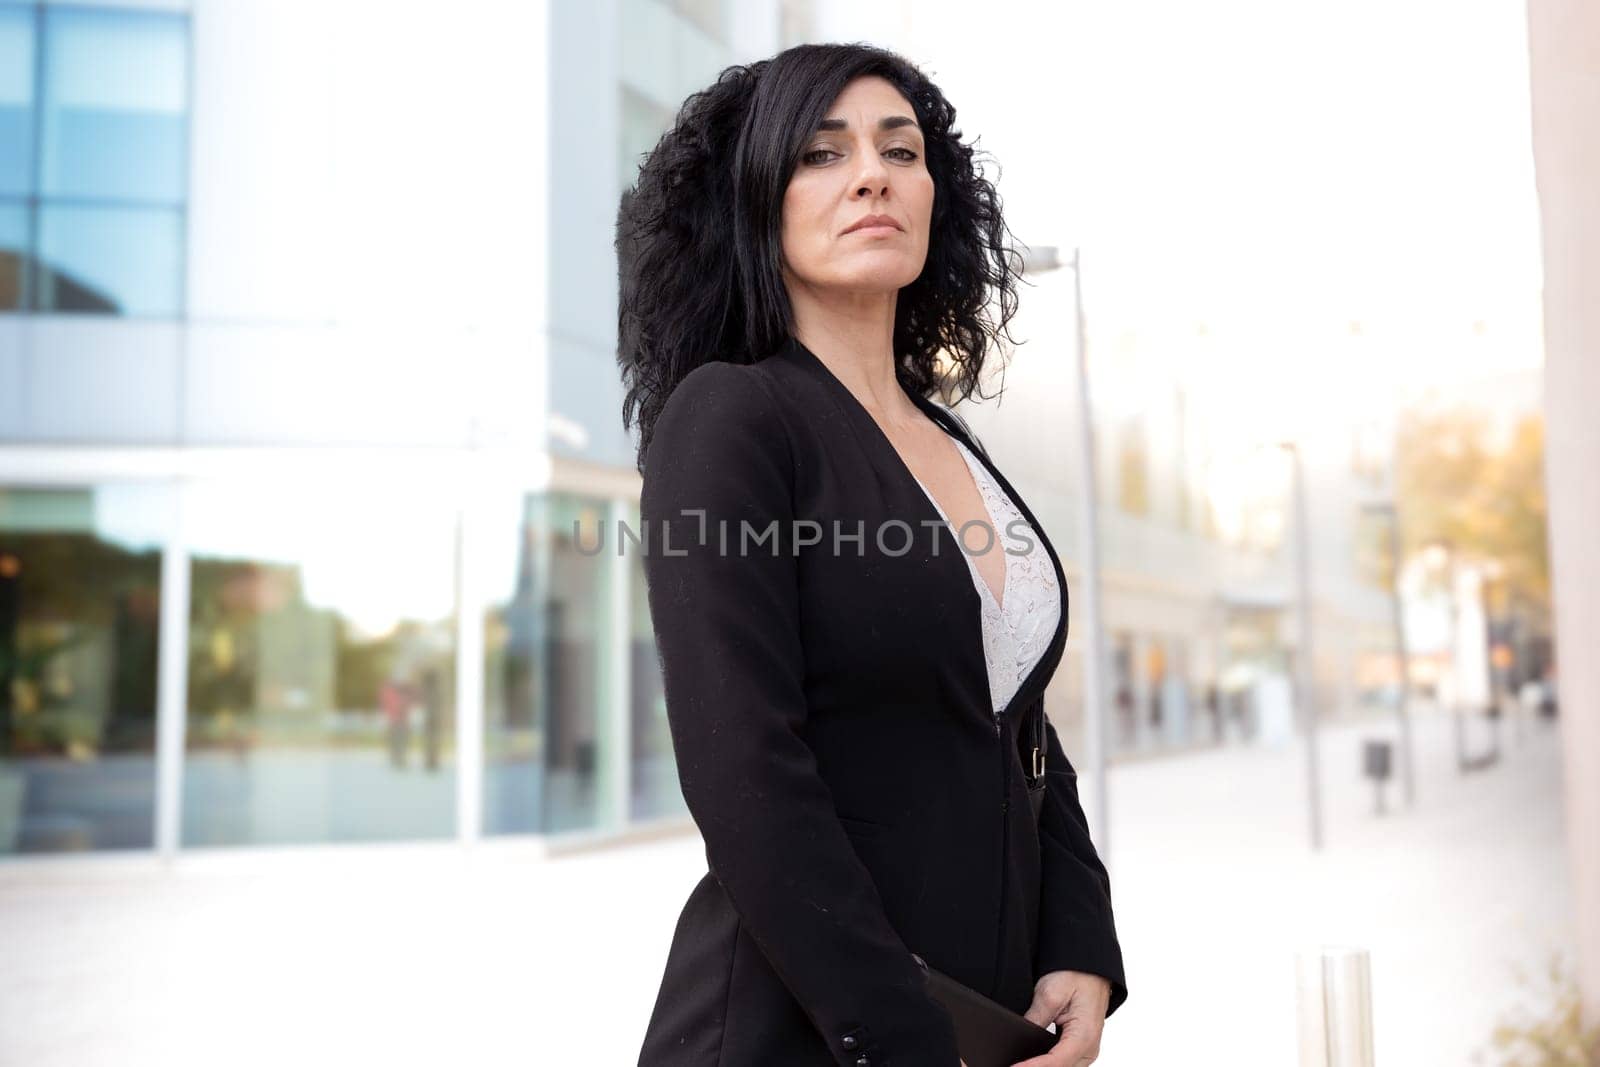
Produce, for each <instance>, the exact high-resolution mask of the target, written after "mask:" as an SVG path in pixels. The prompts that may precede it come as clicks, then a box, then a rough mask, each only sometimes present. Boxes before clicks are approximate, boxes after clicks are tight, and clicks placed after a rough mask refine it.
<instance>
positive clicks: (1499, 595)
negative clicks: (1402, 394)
mask: <svg viewBox="0 0 1600 1067" xmlns="http://www.w3.org/2000/svg"><path fill="white" fill-rule="evenodd" d="M1395 482H1396V486H1395V488H1396V494H1397V496H1398V497H1399V501H1400V505H1399V506H1400V521H1401V529H1402V531H1403V533H1404V537H1405V545H1404V548H1403V551H1404V553H1405V554H1406V556H1408V557H1409V556H1411V555H1412V554H1413V553H1415V552H1417V551H1420V550H1421V549H1422V548H1424V547H1425V546H1427V545H1428V544H1430V543H1433V542H1436V541H1448V542H1450V543H1451V544H1452V545H1454V546H1455V548H1456V550H1457V551H1460V552H1462V553H1464V554H1465V555H1467V556H1469V557H1474V558H1477V559H1480V560H1496V561H1498V562H1499V564H1500V566H1501V567H1502V568H1504V569H1503V571H1502V578H1501V580H1499V581H1497V582H1495V583H1494V584H1493V587H1492V590H1491V595H1492V596H1493V597H1494V599H1495V600H1496V601H1499V602H1500V603H1498V604H1494V605H1491V606H1492V607H1495V608H1498V607H1500V606H1501V605H1502V604H1503V603H1504V602H1505V601H1506V600H1508V599H1515V600H1517V601H1519V602H1521V603H1522V604H1524V605H1525V606H1531V607H1534V608H1536V609H1537V610H1538V611H1539V612H1540V613H1542V614H1544V613H1548V611H1549V607H1550V560H1549V548H1548V542H1547V540H1546V532H1545V522H1546V511H1545V486H1544V419H1543V417H1542V416H1540V415H1537V414H1530V415H1526V416H1524V417H1523V418H1521V419H1520V420H1518V422H1517V423H1516V424H1515V425H1514V427H1513V428H1512V430H1511V432H1510V433H1509V434H1506V435H1504V439H1503V440H1496V435H1495V434H1494V433H1493V432H1492V429H1491V424H1490V421H1489V418H1488V417H1487V416H1486V415H1485V414H1484V413H1482V412H1480V411H1474V410H1459V409H1458V410H1450V411H1432V410H1430V411H1411V412H1407V413H1405V414H1404V415H1402V417H1401V419H1400V424H1399V428H1398V431H1397V440H1396V443H1395Z"/></svg>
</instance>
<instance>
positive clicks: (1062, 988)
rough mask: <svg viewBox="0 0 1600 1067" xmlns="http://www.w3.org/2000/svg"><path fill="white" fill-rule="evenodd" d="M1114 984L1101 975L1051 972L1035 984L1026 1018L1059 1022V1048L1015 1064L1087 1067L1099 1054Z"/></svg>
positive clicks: (1046, 1023)
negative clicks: (1101, 1032) (1101, 1034)
mask: <svg viewBox="0 0 1600 1067" xmlns="http://www.w3.org/2000/svg"><path fill="white" fill-rule="evenodd" d="M1110 1003H1111V983H1110V982H1109V981H1107V980H1106V979H1104V978H1102V977H1100V976H1099V975H1098V974H1084V973H1083V972H1082V971H1051V972H1050V973H1049V974H1047V975H1045V976H1044V977H1042V978H1040V979H1039V980H1038V981H1037V982H1035V983H1034V986H1033V1003H1032V1004H1031V1005H1029V1007H1028V1011H1027V1014H1026V1016H1025V1017H1026V1018H1027V1020H1028V1021H1029V1022H1032V1023H1037V1024H1038V1025H1039V1026H1049V1025H1050V1024H1051V1023H1055V1024H1056V1035H1057V1041H1056V1047H1055V1048H1053V1049H1051V1050H1050V1051H1049V1052H1047V1053H1045V1054H1044V1055H1043V1056H1035V1057H1033V1058H1032V1059H1028V1060H1023V1061H1022V1062H1021V1063H1018V1064H1015V1065H1014V1067H1087V1065H1088V1064H1091V1063H1093V1062H1094V1061H1095V1059H1096V1058H1098V1057H1099V1055H1100V1031H1101V1030H1102V1029H1103V1028H1104V1027H1105V1025H1106V1006H1107V1005H1109V1004H1110Z"/></svg>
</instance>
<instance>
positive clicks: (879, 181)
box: [856, 149, 889, 196]
mask: <svg viewBox="0 0 1600 1067" xmlns="http://www.w3.org/2000/svg"><path fill="white" fill-rule="evenodd" d="M861 159H862V163H861V167H860V169H859V170H858V171H857V172H856V195H858V196H872V195H873V194H875V193H887V192H888V191H889V168H888V167H887V166H886V165H885V164H884V162H883V157H882V156H880V155H878V152H877V149H871V150H869V151H867V152H864V153H862V156H861Z"/></svg>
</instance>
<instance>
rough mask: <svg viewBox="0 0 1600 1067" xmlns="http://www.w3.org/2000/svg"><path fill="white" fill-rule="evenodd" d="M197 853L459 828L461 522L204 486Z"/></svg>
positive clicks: (352, 493)
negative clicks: (458, 567)
mask: <svg viewBox="0 0 1600 1067" xmlns="http://www.w3.org/2000/svg"><path fill="white" fill-rule="evenodd" d="M185 533H186V538H187V541H188V544H189V548H190V571H189V573H190V607H189V647H188V657H187V658H188V689H187V703H188V725H187V729H186V748H187V752H186V755H185V759H184V774H183V829H182V835H183V844H184V845H185V846H186V847H193V846H211V845H249V844H301V843H311V842H334V841H409V840H424V839H428V838H434V839H439V838H449V837H452V836H453V835H454V834H455V829H456V803H455V800H456V745H455V633H456V626H455V619H456V582H455V558H456V551H457V545H456V536H457V529H456V516H455V512H454V510H453V509H451V508H448V507H440V506H438V504H437V502H435V501H433V500H430V499H429V498H428V497H427V496H425V495H421V494H419V495H416V496H411V495H408V494H407V492H406V491H405V490H403V489H397V488H395V487H393V486H388V485H373V486H366V485H359V484H351V485H339V486H313V485H304V486H301V485H288V484H283V485H279V484H273V483H270V482H268V483H264V482H262V481H261V480H259V479H249V480H245V481H241V482H238V483H220V482H218V483H204V484H197V485H196V486H194V488H193V491H192V493H191V496H190V497H189V500H188V503H187V504H186V506H185Z"/></svg>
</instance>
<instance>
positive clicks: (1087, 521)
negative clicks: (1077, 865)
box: [1072, 248, 1111, 868]
mask: <svg viewBox="0 0 1600 1067" xmlns="http://www.w3.org/2000/svg"><path fill="white" fill-rule="evenodd" d="M1082 255H1083V253H1082V250H1081V249H1077V248H1074V249H1073V250H1072V303H1073V313H1074V316H1075V318H1076V328H1077V344H1076V348H1077V366H1078V433H1079V448H1078V457H1079V459H1078V462H1079V469H1078V484H1079V485H1080V486H1082V490H1081V492H1082V499H1081V501H1080V507H1079V508H1078V516H1079V540H1080V544H1081V547H1082V552H1083V578H1082V580H1081V581H1080V582H1079V583H1078V584H1079V589H1080V596H1079V600H1080V601H1081V602H1082V604H1083V614H1084V648H1083V725H1084V749H1085V750H1086V752H1087V755H1088V757H1089V758H1088V763H1089V766H1090V767H1091V768H1093V774H1094V816H1093V820H1094V824H1093V828H1092V832H1093V836H1094V840H1095V843H1096V846H1097V848H1098V851H1099V853H1100V858H1101V861H1102V862H1104V863H1105V864H1106V865H1107V867H1108V868H1109V866H1110V858H1109V853H1110V849H1111V831H1110V825H1111V819H1110V813H1109V803H1110V801H1109V791H1108V790H1107V787H1106V767H1107V753H1106V739H1107V737H1108V736H1109V731H1108V728H1107V723H1106V698H1105V693H1106V684H1105V682H1106V670H1105V668H1106V649H1105V644H1106V642H1105V622H1104V619H1103V617H1102V613H1101V599H1100V487H1099V478H1098V476H1097V475H1096V470H1097V465H1096V463H1095V446H1094V407H1093V404H1092V403H1091V401H1090V395H1089V354H1088V349H1089V346H1088V341H1087V330H1086V329H1085V326H1084V316H1083V260H1082Z"/></svg>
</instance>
